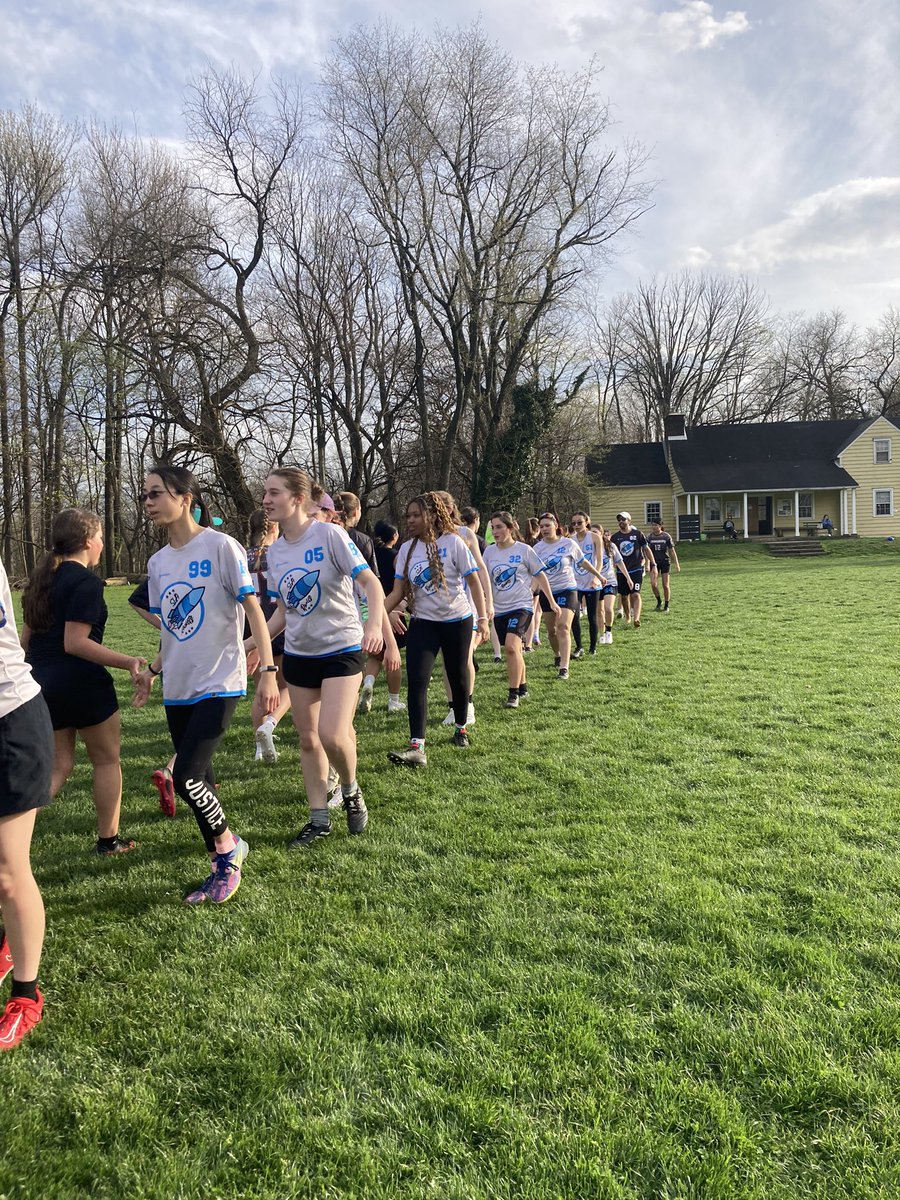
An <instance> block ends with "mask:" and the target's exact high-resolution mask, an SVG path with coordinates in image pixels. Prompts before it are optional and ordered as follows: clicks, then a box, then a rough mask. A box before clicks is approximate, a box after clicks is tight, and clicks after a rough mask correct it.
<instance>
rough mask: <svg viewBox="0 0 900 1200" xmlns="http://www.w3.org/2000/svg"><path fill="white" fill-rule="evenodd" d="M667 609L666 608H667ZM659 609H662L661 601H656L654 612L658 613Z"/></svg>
mask: <svg viewBox="0 0 900 1200" xmlns="http://www.w3.org/2000/svg"><path fill="white" fill-rule="evenodd" d="M667 607H668V606H667ZM661 608H662V600H657V602H656V611H657V612H659V611H660V610H661Z"/></svg>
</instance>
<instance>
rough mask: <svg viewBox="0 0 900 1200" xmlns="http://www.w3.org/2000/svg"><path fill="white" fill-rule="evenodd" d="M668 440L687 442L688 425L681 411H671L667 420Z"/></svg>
mask: <svg viewBox="0 0 900 1200" xmlns="http://www.w3.org/2000/svg"><path fill="white" fill-rule="evenodd" d="M665 430H666V441H667V442H686V441H687V427H686V426H685V423H684V417H683V416H682V415H681V413H671V414H670V415H669V416H668V417H666V420H665Z"/></svg>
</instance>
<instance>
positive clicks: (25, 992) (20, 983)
mask: <svg viewBox="0 0 900 1200" xmlns="http://www.w3.org/2000/svg"><path fill="white" fill-rule="evenodd" d="M17 997H20V998H23V999H25V1000H37V980H36V979H27V980H26V979H16V978H13V981H12V991H11V992H10V994H9V998H10V1000H15V999H16V998H17Z"/></svg>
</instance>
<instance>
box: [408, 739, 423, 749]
mask: <svg viewBox="0 0 900 1200" xmlns="http://www.w3.org/2000/svg"><path fill="white" fill-rule="evenodd" d="M409 744H410V746H411V747H412V749H413V750H424V749H425V739H424V738H410V739H409Z"/></svg>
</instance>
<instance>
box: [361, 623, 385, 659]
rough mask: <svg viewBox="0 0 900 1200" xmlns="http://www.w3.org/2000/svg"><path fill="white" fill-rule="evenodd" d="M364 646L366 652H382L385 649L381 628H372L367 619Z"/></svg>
mask: <svg viewBox="0 0 900 1200" xmlns="http://www.w3.org/2000/svg"><path fill="white" fill-rule="evenodd" d="M362 648H363V650H365V652H366V654H380V653H381V651H382V650H383V649H384V637H383V636H382V633H381V630H380V629H370V628H369V622H368V621H366V624H365V628H364V630H363V640H362Z"/></svg>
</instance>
